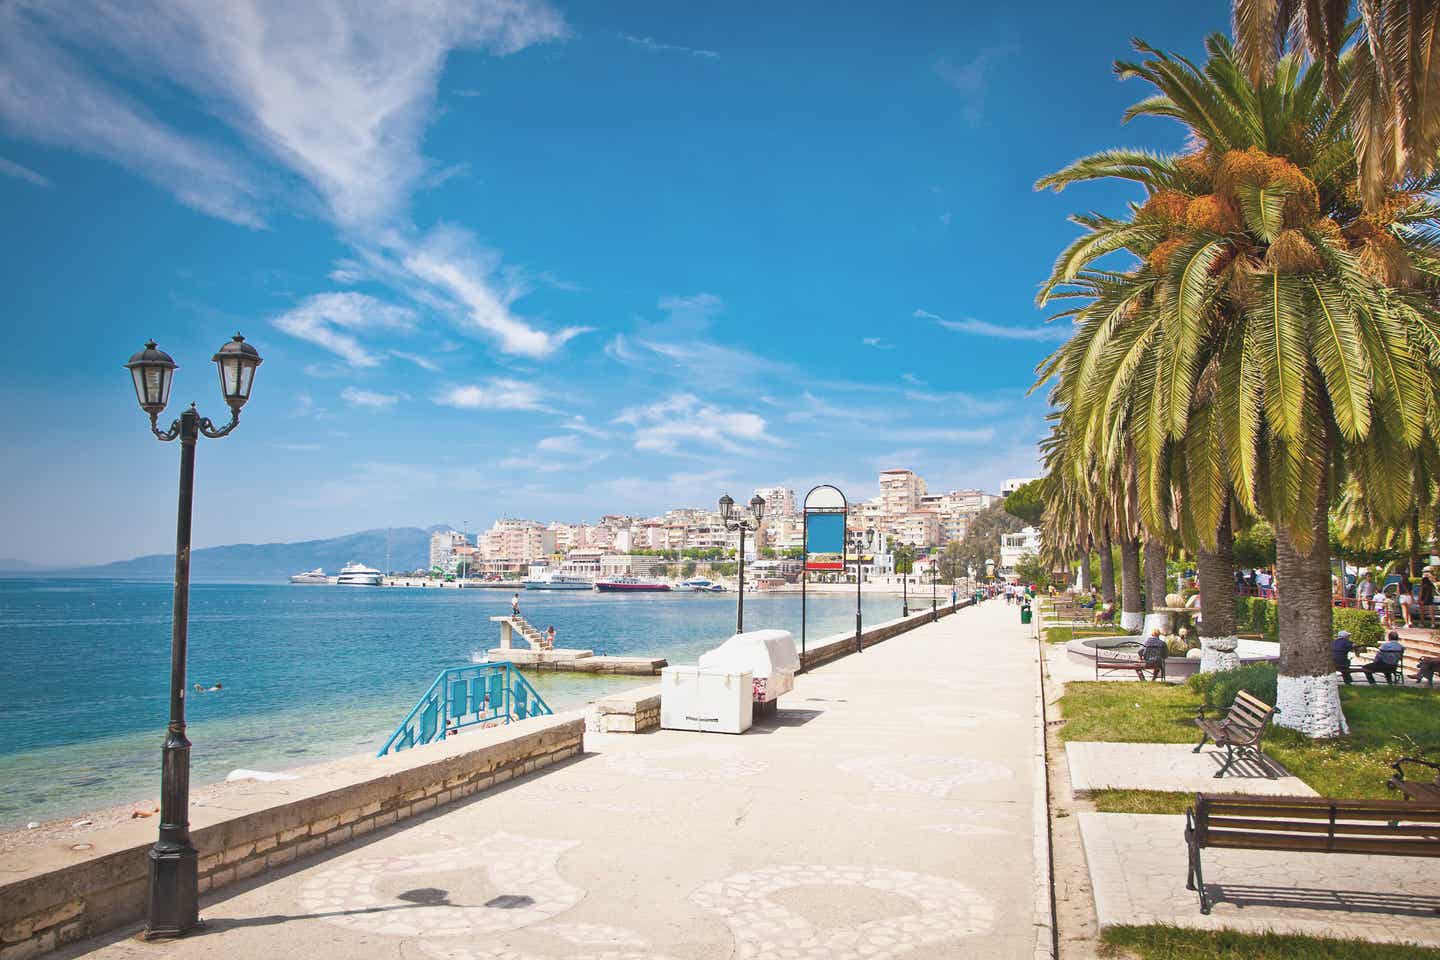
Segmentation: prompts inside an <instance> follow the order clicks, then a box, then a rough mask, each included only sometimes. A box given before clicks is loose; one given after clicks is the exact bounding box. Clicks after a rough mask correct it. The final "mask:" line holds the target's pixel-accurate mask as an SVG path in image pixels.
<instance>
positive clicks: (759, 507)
mask: <svg viewBox="0 0 1440 960" xmlns="http://www.w3.org/2000/svg"><path fill="white" fill-rule="evenodd" d="M750 512H751V513H753V514H755V522H756V523H759V522H760V521H761V520H764V519H765V498H764V497H762V496H760V494H758V493H757V494H755V496H753V497H751V498H750Z"/></svg>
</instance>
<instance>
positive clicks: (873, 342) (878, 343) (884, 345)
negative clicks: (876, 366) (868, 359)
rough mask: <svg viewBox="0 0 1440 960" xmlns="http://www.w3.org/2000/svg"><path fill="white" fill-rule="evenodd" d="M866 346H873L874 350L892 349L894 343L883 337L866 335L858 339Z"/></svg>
mask: <svg viewBox="0 0 1440 960" xmlns="http://www.w3.org/2000/svg"><path fill="white" fill-rule="evenodd" d="M860 342H861V343H863V344H865V346H867V347H874V348H875V349H876V350H894V349H895V344H893V343H891V342H890V341H889V340H886V339H885V338H884V337H866V338H864V339H863V340H861V341H860Z"/></svg>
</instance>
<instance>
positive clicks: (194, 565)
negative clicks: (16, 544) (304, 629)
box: [0, 524, 450, 581]
mask: <svg viewBox="0 0 1440 960" xmlns="http://www.w3.org/2000/svg"><path fill="white" fill-rule="evenodd" d="M449 529H450V527H449V526H448V525H445V524H441V525H438V526H434V527H430V528H428V529H424V530H422V529H420V528H419V527H392V528H390V529H388V530H385V529H380V530H362V531H360V532H359V533H350V534H346V535H345V536H342V537H331V538H330V539H328V540H302V541H299V542H297V543H236V544H230V545H229V546H224V547H206V548H204V549H202V550H192V551H191V553H190V577H191V579H193V580H222V581H251V580H283V579H286V578H288V577H289V576H290V575H291V574H295V573H300V572H302V571H305V570H313V569H315V568H316V567H323V568H324V569H325V572H326V573H328V574H330V575H332V576H333V575H335V574H336V573H339V572H340V568H341V567H343V566H344V565H345V564H347V563H351V562H359V563H363V564H366V565H367V566H371V567H376V568H378V569H380V570H384V569H385V568H386V562H385V555H386V546H387V541H388V546H389V555H390V562H389V569H391V570H405V571H409V570H421V569H426V568H428V567H429V566H430V534H432V533H434V532H435V531H436V530H449ZM0 573H4V574H8V575H11V576H16V575H18V576H26V575H35V576H55V575H58V574H64V575H66V576H76V577H116V578H123V579H135V580H168V579H170V578H171V577H172V576H174V574H175V555H174V554H173V553H154V554H149V555H147V556H143V557H135V558H134V559H133V560H118V561H116V562H114V563H105V564H100V565H98V566H91V567H77V568H70V569H65V570H58V569H55V568H45V567H38V566H36V565H33V564H29V563H26V562H25V561H22V560H14V561H12V560H8V559H7V560H0Z"/></svg>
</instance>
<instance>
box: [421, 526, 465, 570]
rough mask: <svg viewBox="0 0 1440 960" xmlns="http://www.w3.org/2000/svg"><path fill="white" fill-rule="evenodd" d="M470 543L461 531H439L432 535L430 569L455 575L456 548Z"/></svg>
mask: <svg viewBox="0 0 1440 960" xmlns="http://www.w3.org/2000/svg"><path fill="white" fill-rule="evenodd" d="M469 543H470V541H469V540H468V539H466V537H465V534H463V533H461V532H460V531H459V530H437V531H435V532H434V533H432V534H430V569H431V570H434V569H436V568H439V569H441V570H444V571H445V572H446V573H454V572H455V568H454V555H455V548H456V547H463V546H466V545H468V544H469Z"/></svg>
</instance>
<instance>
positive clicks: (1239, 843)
mask: <svg viewBox="0 0 1440 960" xmlns="http://www.w3.org/2000/svg"><path fill="white" fill-rule="evenodd" d="M1185 845H1186V847H1187V848H1188V849H1189V855H1190V862H1189V871H1188V873H1187V874H1186V877H1185V889H1187V890H1195V891H1196V892H1198V893H1199V895H1200V912H1201V913H1209V912H1210V907H1211V906H1212V905H1213V901H1212V900H1211V898H1210V896H1209V893H1208V892H1207V891H1206V889H1205V876H1204V872H1203V871H1202V869H1201V864H1200V851H1201V850H1203V849H1205V848H1207V847H1211V848H1217V849H1226V850H1273V851H1277V852H1284V853H1355V854H1362V855H1365V856H1372V857H1440V805H1437V804H1419V803H1407V802H1405V801H1403V800H1340V799H1332V798H1329V797H1257V796H1247V795H1244V794H1212V793H1202V794H1198V795H1196V797H1195V805H1194V806H1193V807H1190V808H1189V809H1188V810H1186V811H1185Z"/></svg>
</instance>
